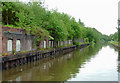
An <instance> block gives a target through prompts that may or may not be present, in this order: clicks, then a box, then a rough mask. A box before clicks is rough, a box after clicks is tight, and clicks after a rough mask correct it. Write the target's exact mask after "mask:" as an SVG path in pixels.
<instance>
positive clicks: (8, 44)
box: [7, 40, 13, 51]
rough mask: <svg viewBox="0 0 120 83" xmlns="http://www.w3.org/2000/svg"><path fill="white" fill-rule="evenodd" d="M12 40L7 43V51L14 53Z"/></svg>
mask: <svg viewBox="0 0 120 83" xmlns="http://www.w3.org/2000/svg"><path fill="white" fill-rule="evenodd" d="M12 47H13V46H12V40H8V42H7V49H8V51H12Z"/></svg>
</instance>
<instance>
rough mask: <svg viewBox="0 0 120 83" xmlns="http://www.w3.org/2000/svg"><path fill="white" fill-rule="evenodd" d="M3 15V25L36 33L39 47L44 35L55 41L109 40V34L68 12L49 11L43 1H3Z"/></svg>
mask: <svg viewBox="0 0 120 83" xmlns="http://www.w3.org/2000/svg"><path fill="white" fill-rule="evenodd" d="M2 17H3V18H2V25H4V26H12V27H21V28H25V29H26V31H27V33H31V34H32V35H35V36H36V45H37V46H38V47H39V45H40V42H41V41H42V40H43V39H44V37H47V38H49V37H53V38H54V41H55V42H57V41H66V40H73V39H74V38H76V39H77V38H83V39H85V41H86V42H94V43H96V42H99V41H102V42H103V41H108V39H107V38H108V36H106V35H102V33H100V32H99V31H97V30H96V29H95V28H91V27H85V25H84V23H83V22H81V20H80V19H79V21H78V22H77V21H76V20H75V18H74V17H72V16H69V15H68V14H65V13H59V12H57V10H52V11H49V10H47V9H46V8H45V7H44V6H43V3H41V2H29V3H27V4H26V3H22V2H2ZM38 49H39V48H38Z"/></svg>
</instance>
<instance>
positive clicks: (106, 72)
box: [2, 44, 118, 82]
mask: <svg viewBox="0 0 120 83" xmlns="http://www.w3.org/2000/svg"><path fill="white" fill-rule="evenodd" d="M117 59H118V56H117V51H115V50H114V48H112V47H110V46H108V45H101V44H95V45H94V46H87V47H85V48H81V49H76V50H74V51H72V52H69V53H66V54H62V55H56V56H53V57H49V58H45V59H41V60H38V61H34V62H31V63H29V64H25V65H22V66H17V67H15V68H11V69H9V70H5V71H3V73H2V74H3V75H2V77H3V81H10V82H12V81H118V71H117ZM21 70H22V71H21Z"/></svg>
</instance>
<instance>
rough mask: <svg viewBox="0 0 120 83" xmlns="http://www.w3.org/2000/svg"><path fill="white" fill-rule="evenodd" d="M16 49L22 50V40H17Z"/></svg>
mask: <svg viewBox="0 0 120 83" xmlns="http://www.w3.org/2000/svg"><path fill="white" fill-rule="evenodd" d="M16 51H20V40H17V41H16Z"/></svg>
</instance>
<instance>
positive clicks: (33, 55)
mask: <svg viewBox="0 0 120 83" xmlns="http://www.w3.org/2000/svg"><path fill="white" fill-rule="evenodd" d="M88 45H89V44H81V45H80V46H76V45H72V46H66V47H60V48H53V49H48V50H40V51H33V52H26V53H18V54H15V55H9V56H3V57H1V58H2V61H1V64H2V69H3V70H4V69H10V68H14V67H17V66H19V65H23V64H27V63H30V62H33V61H37V60H40V59H44V58H47V57H53V56H55V55H60V54H65V53H69V52H71V51H73V50H75V49H77V48H84V47H86V46H88Z"/></svg>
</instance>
